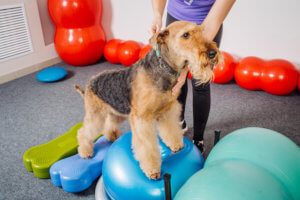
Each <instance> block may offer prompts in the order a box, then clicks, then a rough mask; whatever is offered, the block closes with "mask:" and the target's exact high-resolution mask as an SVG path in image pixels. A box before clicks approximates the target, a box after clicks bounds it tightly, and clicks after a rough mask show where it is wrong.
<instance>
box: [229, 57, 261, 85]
mask: <svg viewBox="0 0 300 200" xmlns="http://www.w3.org/2000/svg"><path fill="white" fill-rule="evenodd" d="M264 62H265V61H264V60H262V59H260V58H257V57H252V56H251V57H245V58H243V59H241V60H240V61H239V63H238V64H237V66H236V67H235V70H234V79H235V81H236V83H237V84H238V85H239V86H240V87H242V88H244V89H246V90H259V89H261V88H260V73H261V69H262V67H263V65H264Z"/></svg>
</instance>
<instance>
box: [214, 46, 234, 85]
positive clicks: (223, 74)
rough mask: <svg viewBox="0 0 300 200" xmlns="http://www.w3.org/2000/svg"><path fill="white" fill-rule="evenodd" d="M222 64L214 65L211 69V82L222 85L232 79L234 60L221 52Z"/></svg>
mask: <svg viewBox="0 0 300 200" xmlns="http://www.w3.org/2000/svg"><path fill="white" fill-rule="evenodd" d="M222 55H223V59H224V62H223V63H220V64H218V65H216V66H215V67H214V69H213V73H214V75H213V78H212V82H214V83H218V84H223V83H227V82H229V81H231V80H232V79H233V74H234V69H235V66H236V62H235V60H234V58H233V57H232V56H231V55H230V54H229V53H227V52H224V51H223V52H222Z"/></svg>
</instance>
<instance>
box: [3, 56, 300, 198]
mask: <svg viewBox="0 0 300 200" xmlns="http://www.w3.org/2000/svg"><path fill="white" fill-rule="evenodd" d="M56 66H59V67H63V68H65V69H67V70H68V72H69V76H68V77H67V78H66V79H65V80H63V81H60V82H56V83H41V82H38V81H37V80H36V74H37V73H33V74H30V75H28V76H25V77H22V78H20V79H17V80H14V81H11V82H9V83H6V84H2V85H0V127H1V129H0V130H1V132H0V158H1V159H0V163H1V167H0V176H1V179H0V199H31V200H32V199H39V200H40V199H51V200H53V199H94V191H95V183H94V184H93V185H92V187H91V188H89V189H88V190H86V191H84V192H81V193H79V194H71V193H67V192H65V191H63V190H62V189H60V188H56V187H54V186H53V185H52V183H51V180H49V179H46V180H45V179H37V178H35V177H34V176H33V174H32V173H30V172H28V171H26V169H25V167H24V164H23V160H22V156H23V153H24V152H25V151H26V150H27V149H28V148H30V147H33V146H35V145H39V144H43V143H46V142H48V141H50V140H52V139H54V138H56V137H58V136H59V135H61V134H63V133H65V132H66V131H68V130H69V129H70V128H71V127H72V126H73V125H74V124H76V123H78V122H81V121H82V119H83V116H84V109H83V101H82V99H81V97H80V96H79V94H78V93H77V92H75V90H74V89H73V85H74V84H80V85H82V86H83V85H85V83H86V82H87V80H88V79H89V78H90V77H91V76H92V75H94V74H96V73H98V72H100V71H102V70H105V69H112V68H116V67H120V66H116V65H112V64H110V63H107V62H100V63H98V64H95V65H92V66H88V67H71V66H68V65H66V64H64V63H60V64H58V65H56ZM190 86H191V85H190V82H189V87H190ZM211 90H212V106H211V112H210V117H209V120H208V124H207V128H206V132H205V144H206V147H207V152H206V154H207V153H208V152H209V151H210V150H211V148H212V144H213V139H214V137H213V135H214V134H213V131H214V130H215V129H220V130H221V131H222V137H223V136H224V135H226V134H228V133H230V132H232V131H233V130H236V129H239V128H243V127H249V126H257V127H264V128H269V129H273V130H275V131H278V132H280V133H282V134H284V135H286V136H287V137H289V138H290V139H291V140H293V141H294V142H295V143H296V144H298V145H300V133H299V130H300V95H299V92H296V91H294V92H293V93H292V94H290V95H288V96H273V95H271V94H268V93H265V92H263V91H247V90H244V89H241V88H240V87H239V86H238V85H237V84H235V83H234V82H232V83H229V84H225V85H217V84H212V85H211ZM186 121H187V123H188V126H189V127H192V106H191V92H189V93H188V99H187V107H186ZM129 130H130V127H129V125H128V122H125V123H124V124H123V125H122V126H121V131H122V132H127V131H129ZM191 130H192V129H190V130H189V132H188V134H187V135H188V137H189V138H190V137H191ZM257 139H258V140H259V138H257Z"/></svg>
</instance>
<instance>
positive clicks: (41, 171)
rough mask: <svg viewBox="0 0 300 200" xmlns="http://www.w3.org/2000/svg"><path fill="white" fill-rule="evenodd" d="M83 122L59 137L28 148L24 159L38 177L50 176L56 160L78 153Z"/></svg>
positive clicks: (26, 165) (29, 168)
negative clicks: (79, 130) (78, 138)
mask: <svg viewBox="0 0 300 200" xmlns="http://www.w3.org/2000/svg"><path fill="white" fill-rule="evenodd" d="M82 124H83V123H78V124H76V125H75V126H73V127H72V128H71V130H69V131H68V132H66V133H65V134H63V135H61V136H59V137H58V138H56V139H54V140H52V141H50V142H48V143H45V144H42V145H38V146H35V147H32V148H30V149H28V150H27V151H26V152H25V153H24V155H23V160H24V164H25V167H26V169H27V170H28V171H30V172H32V171H33V173H34V175H35V176H36V177H38V178H50V174H49V169H50V167H51V165H52V164H54V163H55V162H57V161H59V160H61V159H63V158H66V157H69V156H72V155H74V154H76V153H77V147H78V142H77V137H76V136H77V131H78V129H80V128H81V126H82Z"/></svg>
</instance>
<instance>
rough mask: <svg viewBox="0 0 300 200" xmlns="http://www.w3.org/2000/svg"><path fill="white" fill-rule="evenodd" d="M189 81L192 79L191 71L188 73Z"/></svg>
mask: <svg viewBox="0 0 300 200" xmlns="http://www.w3.org/2000/svg"><path fill="white" fill-rule="evenodd" d="M188 79H192V74H191V71H189V73H188Z"/></svg>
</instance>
